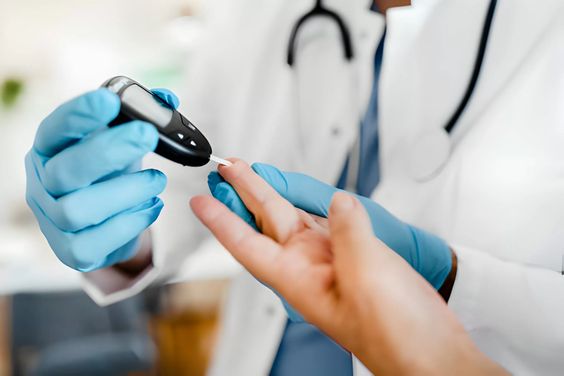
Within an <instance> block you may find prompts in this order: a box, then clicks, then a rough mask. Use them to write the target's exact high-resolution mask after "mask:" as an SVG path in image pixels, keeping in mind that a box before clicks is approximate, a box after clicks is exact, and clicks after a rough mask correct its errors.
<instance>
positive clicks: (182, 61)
mask: <svg viewBox="0 0 564 376" xmlns="http://www.w3.org/2000/svg"><path fill="white" fill-rule="evenodd" d="M203 1H205V0H159V1H154V0H153V1H151V0H120V1H111V0H56V1H44V0H18V1H8V0H0V131H1V132H2V134H1V136H0V158H1V161H0V177H1V183H0V197H1V198H0V375H64V374H68V375H77V374H81V375H84V374H104V375H113V374H115V375H123V374H135V375H146V374H147V375H152V374H159V375H168V374H188V375H200V374H203V373H204V370H205V367H206V364H207V361H208V359H209V356H210V354H211V351H212V350H213V344H214V338H215V333H216V331H217V324H216V317H217V312H218V309H219V308H220V307H219V302H220V301H221V298H222V295H223V294H224V292H225V288H226V285H227V284H226V282H225V279H224V278H222V273H221V270H220V272H218V271H217V268H216V270H214V272H213V273H211V274H210V276H209V277H208V276H207V275H206V272H205V271H206V268H205V267H202V268H199V270H201V271H202V273H201V276H200V277H201V278H198V279H196V280H194V281H192V282H188V283H183V284H178V285H174V286H165V287H159V288H153V289H150V290H148V291H147V292H145V293H143V294H142V295H140V296H137V297H134V298H132V299H129V300H126V301H124V302H121V303H119V304H116V305H113V306H111V307H109V308H99V307H97V306H96V305H95V304H94V303H93V302H92V301H91V300H90V299H89V298H88V297H87V296H86V295H85V294H84V293H83V292H81V280H80V277H79V275H78V274H77V273H76V272H74V271H72V270H71V269H69V268H67V267H65V266H64V265H62V264H61V263H60V262H59V261H58V260H57V259H56V258H55V256H54V255H53V253H52V252H51V251H50V250H49V248H48V245H47V243H46V241H45V240H44V239H43V237H42V236H41V235H40V233H39V231H38V228H37V226H36V223H35V221H34V219H33V217H32V215H31V212H30V211H29V210H28V208H27V206H26V204H25V199H24V195H25V176H24V168H23V160H24V155H25V153H26V152H27V150H28V149H29V147H30V146H31V143H32V140H33V135H34V133H35V130H36V128H37V126H38V124H39V122H40V121H41V119H42V118H43V117H45V116H46V115H47V114H48V113H49V112H50V111H51V110H52V109H54V107H55V106H56V105H58V104H59V103H61V102H62V101H65V100H67V99H69V98H70V97H73V96H75V95H77V94H78V93H81V92H84V91H87V90H91V89H94V88H96V87H98V86H99V85H100V84H101V83H102V82H103V81H104V80H105V79H106V78H108V77H110V76H114V75H117V74H120V73H127V75H130V76H132V77H136V78H137V79H138V80H139V81H140V82H143V83H145V84H146V85H147V86H148V87H168V88H170V89H172V90H175V89H177V87H176V85H179V83H181V82H182V77H183V76H184V75H185V74H186V73H187V72H186V71H185V69H187V68H186V67H189V66H190V64H189V61H190V59H191V51H192V48H193V46H194V44H195V43H197V41H198V38H199V36H200V35H201V31H202V28H203V27H204V26H205V22H206V20H205V17H204V16H203V14H202V11H201V9H202V4H201V2H203ZM54 88H56V90H55V89H54ZM188 338H189V340H188Z"/></svg>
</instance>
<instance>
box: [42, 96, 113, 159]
mask: <svg viewBox="0 0 564 376" xmlns="http://www.w3.org/2000/svg"><path fill="white" fill-rule="evenodd" d="M119 110H120V101H119V98H118V96H117V95H115V94H114V93H112V92H110V91H109V90H108V89H103V88H101V89H98V90H95V91H91V92H89V93H86V94H83V95H81V96H79V97H77V98H74V99H72V100H70V101H68V102H66V103H64V104H63V105H61V106H60V107H58V108H57V109H56V110H55V111H53V112H52V113H51V114H50V115H49V116H47V117H46V118H45V119H44V120H43V121H42V122H41V124H40V125H39V129H38V130H37V135H36V137H35V142H34V144H33V146H34V148H35V150H36V151H37V152H38V153H39V154H41V155H43V156H45V157H48V158H50V157H52V156H54V155H55V154H57V153H58V152H60V151H61V150H63V149H65V148H66V147H67V146H68V145H70V144H72V143H74V142H76V141H78V140H80V139H82V138H84V137H85V136H87V135H88V134H90V133H92V132H94V131H96V130H98V129H101V128H103V127H105V126H107V125H108V123H109V122H111V121H112V120H113V119H115V118H116V116H117V115H118V113H119Z"/></svg>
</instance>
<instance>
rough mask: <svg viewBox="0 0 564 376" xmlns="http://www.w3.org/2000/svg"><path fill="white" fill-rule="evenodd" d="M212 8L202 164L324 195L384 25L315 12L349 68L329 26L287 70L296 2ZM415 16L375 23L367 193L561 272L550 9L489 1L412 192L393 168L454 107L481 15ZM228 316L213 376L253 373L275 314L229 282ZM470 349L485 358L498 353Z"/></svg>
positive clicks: (313, 28) (271, 341) (471, 8)
mask: <svg viewBox="0 0 564 376" xmlns="http://www.w3.org/2000/svg"><path fill="white" fill-rule="evenodd" d="M216 3H217V5H221V7H220V8H221V9H222V11H221V12H220V14H219V15H216V16H215V18H214V19H213V20H212V21H213V22H214V23H216V25H214V26H216V27H212V28H210V29H211V30H210V33H208V35H207V37H206V38H205V40H204V42H203V43H205V44H207V45H206V47H205V48H203V49H202V56H201V59H200V66H198V65H196V66H195V67H194V71H195V72H198V74H194V75H193V77H192V78H191V81H190V83H189V84H190V85H191V88H195V89H191V90H190V91H188V95H187V96H188V99H187V100H188V101H189V103H190V107H191V108H192V109H193V110H194V111H193V112H194V118H195V121H196V122H197V123H201V124H212V125H215V126H216V129H217V132H214V130H213V129H212V130H211V132H209V133H210V134H209V137H210V140H211V141H212V144H213V145H214V147H215V149H216V150H221V151H222V152H223V153H229V154H233V155H238V156H241V157H242V158H244V159H247V160H249V161H261V162H267V163H272V164H275V165H277V166H278V167H280V168H282V169H287V170H295V171H300V172H304V173H307V174H310V175H312V176H315V177H317V178H318V179H321V180H324V181H327V182H330V183H334V182H335V181H336V179H337V177H338V175H339V173H340V171H341V169H342V167H343V164H344V161H345V159H346V156H347V153H348V152H349V150H350V148H351V146H352V144H353V142H354V140H355V137H356V136H357V132H358V127H359V122H360V119H361V117H362V116H363V113H364V111H365V110H366V106H367V103H368V99H369V96H370V90H371V86H372V85H371V83H372V79H373V76H372V74H373V72H372V67H373V65H372V62H373V57H374V51H375V49H376V47H377V44H378V41H379V38H380V37H381V35H382V33H383V30H384V19H383V17H381V16H380V15H376V14H374V13H372V12H370V11H369V10H368V7H367V6H366V4H365V3H366V2H363V1H343V0H341V1H338V0H333V1H327V5H328V6H331V7H333V9H335V10H336V11H337V12H338V13H339V14H340V15H341V16H342V17H343V18H344V19H345V20H346V23H347V26H348V27H349V28H350V29H351V32H352V38H353V44H354V48H355V59H354V60H353V61H352V62H350V63H348V62H346V61H345V60H344V59H343V56H342V49H341V44H340V39H339V38H340V37H339V34H338V32H337V30H336V28H335V26H334V24H332V23H330V22H327V21H326V20H323V19H319V20H314V21H311V22H310V23H309V24H308V25H307V27H305V28H304V30H303V32H302V35H301V36H300V40H299V44H298V55H297V59H298V60H297V64H296V67H295V68H294V69H291V68H289V67H288V66H287V64H286V62H285V60H286V48H287V43H288V38H289V35H290V31H291V28H292V26H293V24H294V22H295V21H296V20H297V19H298V18H299V17H300V16H301V15H302V14H303V13H305V12H306V11H307V10H309V8H310V7H311V5H312V4H311V2H310V1H297V0H296V1H292V2H289V1H284V0H270V1H264V0H246V1H232V2H230V1H216ZM413 3H414V6H413V7H411V8H400V9H394V10H392V11H390V12H389V14H388V20H387V37H386V44H385V50H384V58H383V64H382V71H381V77H380V88H379V133H380V163H381V183H380V185H379V187H378V189H377V190H376V192H375V193H374V195H373V198H374V199H375V200H377V201H378V202H379V203H380V204H382V205H383V206H384V207H386V208H387V209H388V210H389V211H391V212H392V213H394V214H395V215H397V216H398V217H399V218H401V219H402V220H404V221H406V222H409V223H410V224H413V225H416V226H418V227H421V228H424V229H426V230H429V231H432V232H434V233H436V234H438V235H439V236H441V237H443V238H444V239H445V240H447V241H448V242H449V243H450V244H451V245H452V246H453V247H455V248H456V246H457V245H461V246H463V247H471V248H476V249H479V250H481V251H484V252H489V253H491V254H493V255H495V256H496V257H499V258H501V259H506V260H511V261H518V262H522V263H527V264H534V265H539V266H542V267H545V268H549V269H553V270H555V271H556V270H558V271H559V270H560V268H561V264H562V255H563V254H564V180H562V178H561V177H562V176H564V75H563V74H562V72H561V71H562V70H563V68H562V67H564V18H563V17H562V14H563V13H562V9H561V8H562V7H561V6H557V5H555V4H557V2H555V1H547V4H545V5H546V7H545V8H547V7H548V8H550V7H552V8H553V11H552V12H549V11H547V10H546V9H545V10H544V11H543V10H542V9H540V10H539V9H538V8H542V6H541V5H540V4H539V5H538V7H535V8H537V9H533V10H532V11H531V7H530V4H528V2H526V1H524V0H516V1H511V2H510V1H501V2H500V4H499V5H498V10H497V13H496V18H495V20H494V23H493V27H492V31H491V36H490V38H491V41H490V43H489V46H488V52H487V54H486V57H485V60H484V65H483V69H482V74H481V76H480V81H479V82H478V85H477V87H476V90H475V93H474V95H473V97H472V99H471V101H470V102H469V105H468V107H467V109H466V111H465V112H464V114H463V115H462V117H461V119H460V121H459V123H458V124H457V126H456V128H455V130H454V131H453V133H452V134H451V145H452V152H451V156H450V158H449V160H448V162H447V164H446V165H445V167H444V169H443V170H442V171H441V172H440V173H439V174H438V175H437V176H435V177H434V178H433V179H431V180H429V181H427V182H423V183H421V182H417V181H415V180H414V179H413V178H412V177H410V175H409V173H408V171H407V168H406V156H408V155H409V153H410V151H411V148H412V145H413V143H414V142H416V141H417V137H418V136H419V135H420V134H421V133H422V132H425V131H427V130H429V129H433V128H440V127H442V126H444V124H445V122H446V121H447V120H448V118H449V116H450V115H451V114H452V111H454V109H455V108H456V105H457V104H458V102H459V101H460V98H461V96H462V95H463V94H464V90H465V88H466V86H467V83H468V80H469V77H470V74H471V72H472V68H473V65H474V60H475V54H476V49H477V45H478V42H479V38H480V32H481V27H482V23H483V20H484V16H485V12H486V8H487V6H488V3H489V1H486V0H480V1H444V0H442V1H441V0H428V1H414V2H413ZM555 9H558V11H554V10H555ZM243 14H244V16H242V15H243ZM227 35H229V36H230V38H227V37H226V36H227ZM233 40H237V41H238V43H237V44H233V43H232V41H233ZM200 72H201V74H200ZM227 124H228V125H227ZM220 125H221V126H220ZM228 302H229V304H228V306H227V309H226V314H225V320H224V328H223V334H222V336H221V338H222V339H223V340H224V341H223V343H221V344H220V346H219V350H218V353H217V355H216V361H215V364H214V366H213V367H212V373H213V374H218V375H220V374H241V375H243V374H245V375H248V374H261V373H265V372H267V370H268V369H269V367H270V364H271V362H272V360H273V358H274V354H275V351H276V348H277V345H278V341H279V339H280V336H281V334H282V330H283V325H284V323H285V316H284V312H283V309H282V308H281V307H280V305H279V304H278V302H277V301H276V298H275V297H274V296H273V295H272V294H271V293H270V292H268V291H266V290H265V288H264V287H262V286H261V285H259V284H258V283H256V282H254V281H252V280H251V279H250V278H249V277H248V276H244V277H242V279H241V280H240V281H239V282H236V283H235V284H234V287H233V289H232V293H231V294H230V297H229V299H228ZM475 339H476V340H477V342H478V344H479V345H483V346H484V347H486V352H487V353H488V354H489V355H491V356H494V359H495V357H496V354H497V347H496V346H498V345H503V339H501V340H499V339H498V341H500V342H499V343H494V344H491V343H486V342H487V340H483V342H482V343H481V342H480V338H479V336H478V338H476V337H475ZM241 349H244V350H243V351H242V350H241Z"/></svg>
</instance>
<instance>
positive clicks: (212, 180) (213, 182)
mask: <svg viewBox="0 0 564 376" xmlns="http://www.w3.org/2000/svg"><path fill="white" fill-rule="evenodd" d="M224 181H225V180H224V179H223V178H222V177H221V175H219V173H218V172H217V171H212V172H210V173H209V174H208V188H209V190H210V192H211V193H212V194H213V192H214V191H215V187H216V186H217V185H218V184H219V183H221V182H224Z"/></svg>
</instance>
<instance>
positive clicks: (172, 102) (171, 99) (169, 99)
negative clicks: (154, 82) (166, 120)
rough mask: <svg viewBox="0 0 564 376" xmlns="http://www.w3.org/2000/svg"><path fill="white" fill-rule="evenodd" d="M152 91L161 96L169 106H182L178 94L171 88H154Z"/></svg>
mask: <svg viewBox="0 0 564 376" xmlns="http://www.w3.org/2000/svg"><path fill="white" fill-rule="evenodd" d="M151 92H152V93H153V94H155V95H157V96H158V97H159V98H161V99H162V100H163V101H165V102H166V103H167V104H168V105H169V106H171V107H172V108H174V109H177V108H178V106H180V100H179V99H178V96H177V95H176V94H174V92H172V91H171V90H169V89H164V88H155V89H152V90H151Z"/></svg>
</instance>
